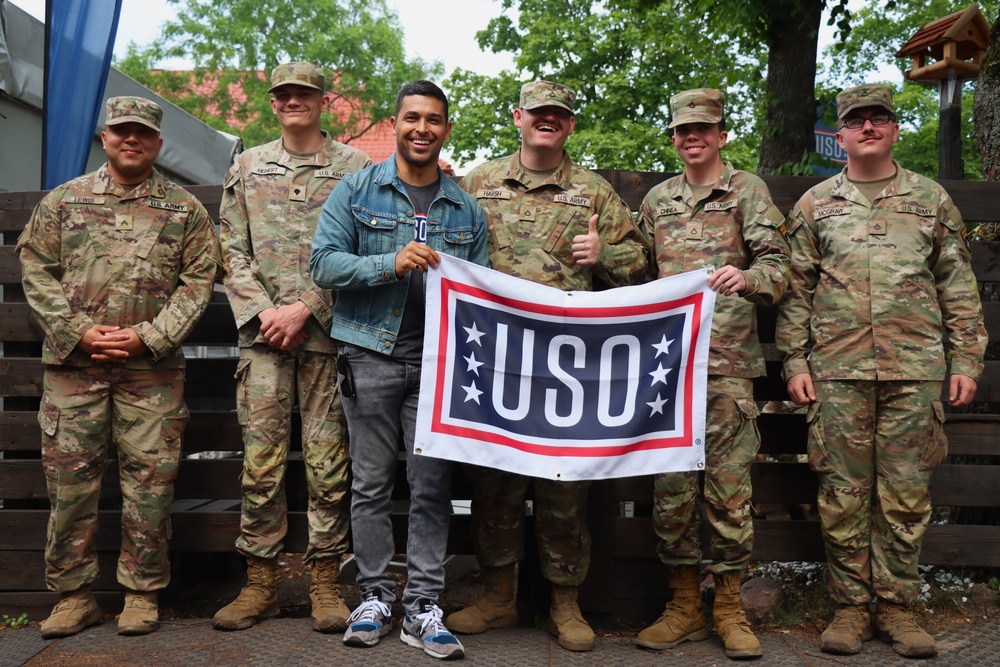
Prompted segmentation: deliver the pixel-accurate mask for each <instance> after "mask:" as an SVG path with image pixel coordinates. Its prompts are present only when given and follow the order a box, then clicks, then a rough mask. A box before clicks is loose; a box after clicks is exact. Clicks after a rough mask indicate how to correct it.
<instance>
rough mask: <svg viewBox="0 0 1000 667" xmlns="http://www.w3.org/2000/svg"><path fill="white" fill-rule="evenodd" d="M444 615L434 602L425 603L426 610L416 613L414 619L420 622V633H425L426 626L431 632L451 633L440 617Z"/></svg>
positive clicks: (436, 633)
mask: <svg viewBox="0 0 1000 667" xmlns="http://www.w3.org/2000/svg"><path fill="white" fill-rule="evenodd" d="M443 616H444V612H442V611H441V608H440V607H438V606H437V605H436V604H431V605H427V607H426V611H424V612H423V613H421V614H417V615H416V618H415V619H414V620H416V621H419V622H420V634H421V635H424V634H427V633H426V630H427V627H428V626H430V629H431V634H434V635H440V634H444V633H448V634H451V633H450V632H448V628H446V627H445V625H444V623H443V622H442V621H441V619H442V618H443Z"/></svg>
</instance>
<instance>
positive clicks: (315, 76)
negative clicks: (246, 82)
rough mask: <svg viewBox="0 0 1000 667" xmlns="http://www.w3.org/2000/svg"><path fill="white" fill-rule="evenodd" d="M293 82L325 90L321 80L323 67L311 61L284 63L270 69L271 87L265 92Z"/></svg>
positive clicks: (270, 91) (321, 90)
mask: <svg viewBox="0 0 1000 667" xmlns="http://www.w3.org/2000/svg"><path fill="white" fill-rule="evenodd" d="M286 84H294V85H296V86H305V87H306V88H315V89H316V90H318V91H319V92H321V93H325V92H326V85H325V82H324V80H323V68H322V67H317V66H316V65H313V64H312V63H285V64H283V65H278V66H277V67H275V68H274V69H273V70H271V87H270V88H268V89H267V92H269V93H273V92H274V91H275V90H276V89H277V88H279V87H280V86H284V85H286Z"/></svg>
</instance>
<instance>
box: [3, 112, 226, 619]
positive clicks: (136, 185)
mask: <svg viewBox="0 0 1000 667" xmlns="http://www.w3.org/2000/svg"><path fill="white" fill-rule="evenodd" d="M162 118H163V110H162V109H161V108H160V107H159V106H158V105H156V104H154V103H153V102H150V101H149V100H146V99H143V98H140V97H114V98H111V99H109V100H108V105H107V120H106V127H105V129H104V132H102V133H101V140H102V142H103V144H104V150H105V152H106V153H107V156H108V161H107V162H106V163H105V164H104V165H103V166H102V167H101V168H100V169H98V170H97V171H95V172H93V173H90V174H86V175H84V176H81V177H79V178H77V179H74V180H72V181H70V182H69V183H66V184H65V185H62V186H60V187H58V188H56V189H55V190H53V191H52V192H50V193H49V194H48V195H46V196H45V198H44V199H42V201H41V202H39V204H38V206H37V207H36V208H35V210H34V212H33V213H32V215H31V220H30V221H29V222H28V226H27V227H26V228H25V230H24V233H23V234H21V238H20V239H19V240H18V242H17V249H16V252H17V254H18V255H19V257H20V259H21V265H22V269H23V284H24V292H25V296H26V297H27V299H28V303H29V304H30V305H31V308H32V310H33V311H34V313H35V316H36V318H37V320H38V322H39V323H40V324H41V326H42V328H43V329H44V330H45V344H44V347H43V349H42V363H43V364H45V379H44V391H43V394H42V403H41V409H40V410H39V413H38V421H39V424H40V425H41V429H42V466H43V468H44V471H45V479H46V483H47V485H48V493H49V501H50V502H51V504H52V511H51V515H50V518H49V525H48V537H47V541H46V545H45V580H46V585H47V586H48V587H49V588H50V589H51V590H54V591H56V592H58V593H59V598H60V599H59V603H58V604H56V606H55V609H53V610H52V614H51V615H50V616H49V618H48V619H46V620H45V621H44V622H43V623H42V636H43V637H45V638H50V637H64V636H68V635H72V634H75V633H77V632H79V631H80V630H82V629H84V628H85V627H88V626H90V625H93V624H95V623H97V622H98V621H100V619H101V610H100V608H99V607H98V606H97V602H96V600H94V596H93V595H92V594H91V591H90V586H91V584H92V583H93V582H94V580H95V579H97V574H98V572H97V552H96V549H95V547H94V539H95V536H96V532H97V506H98V498H99V497H100V493H101V477H102V475H103V473H104V464H105V461H106V460H107V454H108V445H109V442H114V444H115V445H116V446H117V450H118V461H119V470H120V475H121V492H122V549H121V554H120V556H119V558H118V581H119V583H121V584H122V585H123V586H124V587H125V588H126V593H125V609H124V611H123V612H122V614H121V616H120V617H119V621H118V632H119V633H120V634H125V635H136V634H145V633H148V632H152V631H153V630H155V629H156V628H157V626H158V621H159V614H158V609H157V599H156V598H157V591H159V590H160V589H162V588H164V587H166V586H167V584H168V583H169V581H170V561H169V559H168V554H167V540H168V538H169V536H170V504H171V502H172V501H173V493H174V478H175V477H176V475H177V467H178V465H179V463H180V456H181V433H182V432H183V431H184V427H185V425H186V424H187V419H188V412H187V408H186V407H185V405H184V391H183V390H184V355H183V354H182V352H181V350H180V348H179V346H180V344H181V341H183V340H184V338H185V337H186V336H187V335H188V333H189V332H190V331H191V328H192V327H193V326H194V325H195V323H196V322H197V320H198V318H199V317H200V316H201V314H202V313H203V312H204V310H205V307H206V305H207V304H208V301H209V297H210V296H211V292H212V285H213V284H214V283H215V278H216V275H217V273H218V268H219V250H218V241H217V240H216V236H215V226H214V225H213V224H212V221H211V219H210V218H209V217H208V214H207V213H206V212H205V209H204V207H203V206H202V205H201V203H200V202H198V200H197V199H195V198H194V197H193V196H191V195H190V194H189V193H188V192H186V191H185V190H183V189H181V188H180V187H179V186H177V185H175V184H174V183H172V182H171V181H169V180H167V179H166V178H164V177H163V176H161V175H160V174H159V173H157V172H156V171H154V170H153V161H154V159H155V158H156V156H157V154H158V153H159V151H160V147H161V146H162V144H163V140H162V139H160V121H161V120H162Z"/></svg>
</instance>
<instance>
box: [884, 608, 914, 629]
mask: <svg viewBox="0 0 1000 667" xmlns="http://www.w3.org/2000/svg"><path fill="white" fill-rule="evenodd" d="M884 613H885V615H886V616H888V617H889V620H890V622H891V623H893V624H894V625H896V626H897V627H899V628H900V629H902V630H917V631H920V626H919V625H917V621H916V619H914V618H913V614H911V613H910V612H908V611H906V610H905V609H903V608H902V607H889V608H888V609H886V610H885V612H884Z"/></svg>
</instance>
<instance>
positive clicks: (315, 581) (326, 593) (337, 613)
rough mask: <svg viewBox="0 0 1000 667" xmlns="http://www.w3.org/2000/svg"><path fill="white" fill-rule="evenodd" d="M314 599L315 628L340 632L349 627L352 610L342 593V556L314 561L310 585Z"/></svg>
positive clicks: (320, 630)
mask: <svg viewBox="0 0 1000 667" xmlns="http://www.w3.org/2000/svg"><path fill="white" fill-rule="evenodd" d="M309 599H310V600H312V619H313V630H316V631H317V632H340V631H343V630H346V629H347V618H348V617H349V616H350V615H351V610H350V609H348V608H347V603H346V602H344V598H343V596H342V595H341V593H340V558H339V557H336V558H320V559H317V560H314V561H313V562H312V583H311V584H310V585H309Z"/></svg>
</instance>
